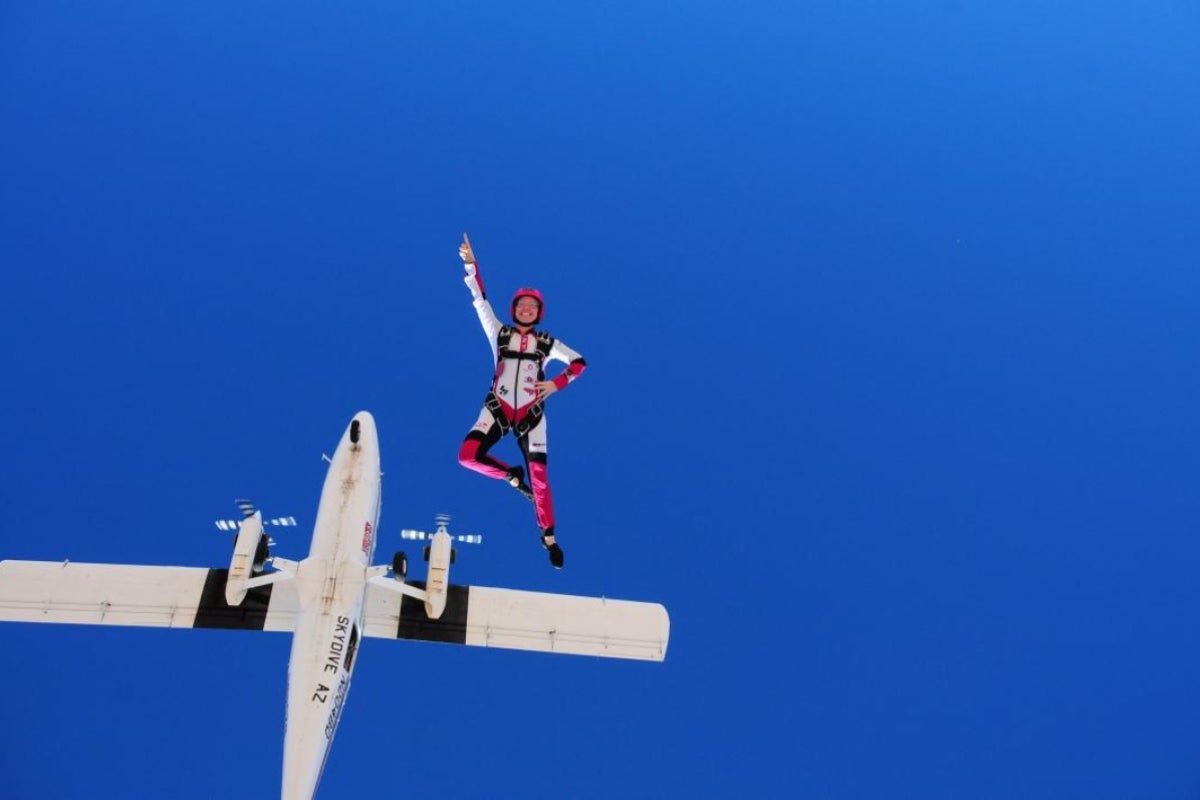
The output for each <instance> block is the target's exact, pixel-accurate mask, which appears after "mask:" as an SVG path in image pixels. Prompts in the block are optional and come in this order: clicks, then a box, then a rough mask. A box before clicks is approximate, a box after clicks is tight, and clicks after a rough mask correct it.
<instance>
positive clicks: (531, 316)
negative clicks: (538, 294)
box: [516, 297, 540, 325]
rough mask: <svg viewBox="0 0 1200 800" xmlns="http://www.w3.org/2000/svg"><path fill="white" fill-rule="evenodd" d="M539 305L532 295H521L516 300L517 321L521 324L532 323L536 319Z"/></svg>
mask: <svg viewBox="0 0 1200 800" xmlns="http://www.w3.org/2000/svg"><path fill="white" fill-rule="evenodd" d="M539 309H540V306H539V305H538V301H537V300H534V299H533V298H532V297H522V298H521V299H520V300H518V301H517V314H516V317H517V322H519V323H520V324H522V325H532V324H533V323H534V320H536V319H537V316H538V310H539Z"/></svg>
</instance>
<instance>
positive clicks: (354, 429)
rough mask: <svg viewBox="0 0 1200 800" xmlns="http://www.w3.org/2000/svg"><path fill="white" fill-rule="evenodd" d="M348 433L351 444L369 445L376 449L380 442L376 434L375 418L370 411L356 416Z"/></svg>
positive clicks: (361, 412) (351, 421)
mask: <svg viewBox="0 0 1200 800" xmlns="http://www.w3.org/2000/svg"><path fill="white" fill-rule="evenodd" d="M348 433H349V436H350V443H351V444H353V445H363V444H369V445H371V446H372V447H374V446H376V445H377V444H378V441H379V437H378V435H377V434H376V432H375V418H374V417H373V416H371V412H369V411H360V412H358V413H357V414H355V415H354V418H353V419H352V420H350V429H349V431H348Z"/></svg>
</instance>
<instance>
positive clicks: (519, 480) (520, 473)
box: [507, 467, 533, 500]
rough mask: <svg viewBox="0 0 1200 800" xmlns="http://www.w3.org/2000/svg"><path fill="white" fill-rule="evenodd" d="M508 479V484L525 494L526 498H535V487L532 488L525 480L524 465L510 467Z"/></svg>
mask: <svg viewBox="0 0 1200 800" xmlns="http://www.w3.org/2000/svg"><path fill="white" fill-rule="evenodd" d="M507 480H508V485H509V486H511V487H513V488H514V489H516V490H517V491H518V492H520V493H521V494H523V495H525V499H526V500H532V499H533V489H530V488H529V484H527V483H526V482H525V468H524V467H510V468H509V470H508V477H507Z"/></svg>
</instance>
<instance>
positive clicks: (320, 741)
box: [282, 412, 381, 800]
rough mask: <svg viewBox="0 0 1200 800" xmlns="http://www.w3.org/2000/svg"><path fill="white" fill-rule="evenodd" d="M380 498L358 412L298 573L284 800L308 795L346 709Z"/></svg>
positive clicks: (369, 434)
mask: <svg viewBox="0 0 1200 800" xmlns="http://www.w3.org/2000/svg"><path fill="white" fill-rule="evenodd" d="M380 497H381V495H380V471H379V441H378V437H377V435H376V430H375V421H374V419H373V418H372V417H371V415H370V414H368V413H367V412H360V413H359V414H357V415H356V416H355V417H354V419H353V420H352V421H351V423H350V427H348V428H347V429H346V432H345V433H344V434H343V435H342V439H341V441H340V442H339V443H338V447H337V450H336V451H335V452H334V455H333V458H332V459H331V462H330V466H329V472H328V473H327V474H326V476H325V486H324V488H323V489H322V491H321V502H320V506H319V507H318V509H317V521H316V524H315V526H314V529H313V537H312V547H311V549H310V550H309V553H308V557H307V558H305V559H304V560H303V561H301V562H300V563H299V565H298V566H297V568H296V574H295V586H296V590H297V594H298V598H299V603H300V611H301V613H300V617H299V624H298V626H297V628H296V631H295V636H294V638H293V640H292V654H291V659H290V661H289V663H288V701H287V731H286V734H285V738H284V748H283V794H282V797H283V800H309V799H310V798H312V796H313V794H314V793H315V792H316V789H317V783H318V782H319V781H320V778H321V771H322V769H323V768H324V766H325V759H326V758H327V756H328V754H329V747H330V745H331V744H332V743H333V736H334V733H335V732H336V731H337V725H338V722H339V721H340V719H341V715H342V710H343V708H344V707H345V703H346V695H347V692H348V691H349V689H350V679H351V676H352V675H353V672H354V666H355V660H356V659H355V653H356V651H357V648H358V643H359V641H360V639H361V635H362V625H361V619H362V611H363V596H364V593H365V590H366V585H367V568H368V567H369V566H370V564H371V559H372V557H373V556H374V553H375V541H376V533H377V531H378V530H379V512H380Z"/></svg>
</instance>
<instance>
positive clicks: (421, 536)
mask: <svg viewBox="0 0 1200 800" xmlns="http://www.w3.org/2000/svg"><path fill="white" fill-rule="evenodd" d="M434 521H435V522H436V523H437V530H436V531H434V532H433V533H426V532H425V531H418V530H413V529H412V528H405V529H404V530H402V531H400V538H401V539H415V540H416V541H424V540H426V539H432V538H433V537H434V534H438V533H445V534H447V535H448V536H449V537H450V538H451V539H453V540H454V541H456V542H463V543H464V544H482V543H483V536H482V535H480V534H478V533H460V534H453V533H450V532H449V531H447V530H446V528H447V527H448V526H449V525H450V515H449V514H438V515H437V516H436V517H434Z"/></svg>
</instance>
